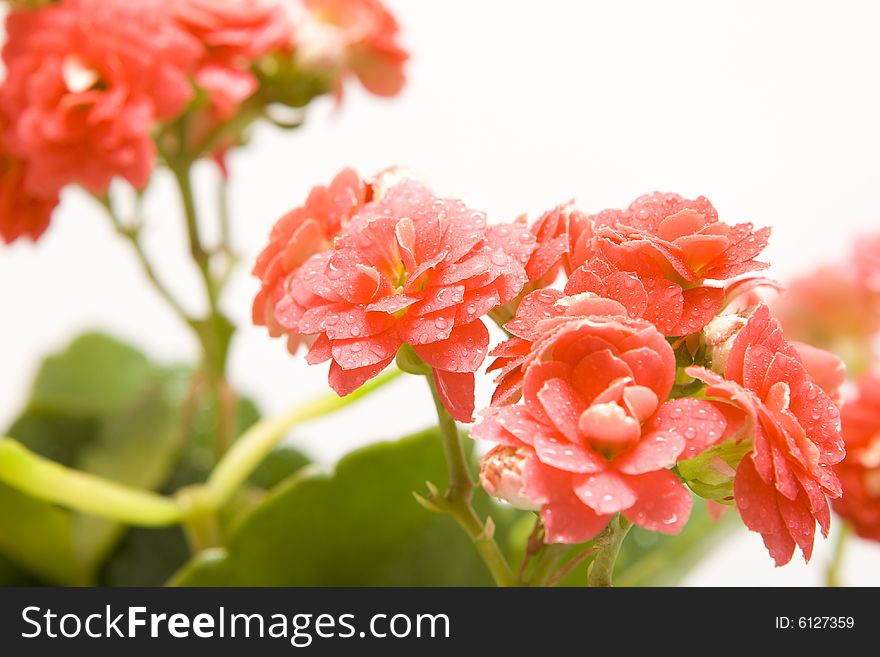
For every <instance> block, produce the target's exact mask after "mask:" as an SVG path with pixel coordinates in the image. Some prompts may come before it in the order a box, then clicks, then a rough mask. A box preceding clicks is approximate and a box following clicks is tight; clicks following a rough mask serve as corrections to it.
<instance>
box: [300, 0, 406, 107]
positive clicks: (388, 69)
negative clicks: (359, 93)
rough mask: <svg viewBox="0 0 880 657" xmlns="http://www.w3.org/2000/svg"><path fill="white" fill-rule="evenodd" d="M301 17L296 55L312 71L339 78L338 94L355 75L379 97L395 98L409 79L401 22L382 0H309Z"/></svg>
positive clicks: (304, 1)
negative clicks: (404, 70)
mask: <svg viewBox="0 0 880 657" xmlns="http://www.w3.org/2000/svg"><path fill="white" fill-rule="evenodd" d="M303 4H304V6H305V10H306V11H305V14H304V15H299V16H297V17H296V18H295V20H297V19H298V20H297V28H296V33H295V36H294V45H295V48H296V57H297V60H298V62H299V65H300V66H301V67H303V68H304V69H306V70H309V69H316V70H318V71H324V72H326V73H327V74H329V75H334V76H335V77H336V85H335V86H336V93H337V95H339V94H341V92H342V85H343V82H344V81H345V78H346V77H347V76H348V75H354V76H356V77H357V78H358V80H360V82H361V84H362V85H364V87H365V88H366V89H367V91H369V92H370V93H374V94H376V95H378V96H394V95H395V94H397V93H398V92H399V91H400V89H401V87H403V83H404V72H403V65H404V63H405V62H406V60H407V59H408V58H409V55H408V54H407V52H406V51H405V50H404V49H403V48H401V47H400V45H399V44H398V43H397V36H398V35H397V33H398V30H399V28H398V25H397V21H396V20H395V19H394V16H392V15H391V14H390V13H389V12H388V10H387V9H386V8H385V6H384V5H383V4H382V3H381V2H380V1H379V0H303Z"/></svg>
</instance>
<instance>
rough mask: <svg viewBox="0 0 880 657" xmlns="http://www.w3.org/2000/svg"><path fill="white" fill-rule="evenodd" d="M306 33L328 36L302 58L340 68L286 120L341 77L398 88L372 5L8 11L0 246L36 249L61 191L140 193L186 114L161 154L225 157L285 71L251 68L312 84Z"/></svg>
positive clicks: (391, 46)
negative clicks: (329, 55) (264, 87)
mask: <svg viewBox="0 0 880 657" xmlns="http://www.w3.org/2000/svg"><path fill="white" fill-rule="evenodd" d="M293 7H296V8H297V10H296V11H290V10H291V9H292V8H293ZM316 22H321V24H322V25H325V26H328V27H327V29H325V30H323V31H320V32H319V33H313V34H312V37H311V44H310V45H308V47H309V48H312V49H315V48H327V47H331V48H333V49H337V50H338V62H337V65H336V66H335V67H334V70H333V75H332V76H330V79H329V80H327V81H325V82H324V83H323V84H324V86H323V87H322V86H321V85H317V86H315V85H314V84H312V83H309V85H306V86H309V88H310V89H311V88H312V86H315V88H314V90H313V91H311V92H310V95H307V97H304V98H303V97H297V98H296V99H294V100H291V102H293V103H294V104H295V106H296V107H300V106H302V105H303V104H305V103H307V102H308V101H309V100H311V98H313V97H314V96H315V95H318V94H321V93H327V92H328V91H334V90H335V91H336V92H337V93H338V92H339V90H340V89H341V84H342V81H343V79H344V78H345V77H346V76H347V75H348V74H349V73H350V72H351V73H354V74H355V75H357V76H358V77H359V78H360V79H361V80H362V82H363V83H364V85H365V86H366V87H367V88H368V89H370V90H371V91H373V92H375V93H378V94H381V95H392V94H394V93H396V92H397V91H398V90H399V89H400V87H401V86H402V84H403V63H404V61H405V60H406V53H405V52H404V51H403V50H401V49H400V47H399V46H398V45H397V42H396V38H397V25H396V23H395V21H394V19H393V17H391V15H390V14H388V12H387V11H386V10H385V9H384V7H383V6H382V5H381V4H380V3H379V2H378V0H369V1H368V0H300V1H298V2H294V1H290V2H288V1H287V0H61V2H58V3H51V4H49V3H47V4H46V5H45V6H39V7H38V8H35V9H13V10H12V11H10V13H9V14H8V16H7V20H6V28H7V34H8V39H7V42H6V44H5V46H4V48H3V62H4V64H5V67H6V73H7V77H6V80H5V81H4V82H3V85H2V88H0V125H2V126H3V129H2V133H3V134H2V135H0V143H2V160H3V166H4V167H5V168H6V169H7V170H8V171H9V172H10V173H9V176H8V180H5V181H4V189H3V196H2V199H0V200H2V202H0V234H2V235H3V238H4V240H6V241H12V240H14V239H17V238H18V237H21V236H28V237H30V238H32V239H36V238H37V237H39V235H40V234H41V233H42V232H43V231H44V230H45V228H46V226H47V218H48V216H49V215H50V214H51V209H52V207H53V205H54V201H55V199H56V198H57V196H58V193H59V192H60V190H61V189H62V188H63V187H64V186H66V185H70V184H77V185H81V186H83V187H85V188H86V189H87V190H88V191H89V192H91V193H92V194H95V195H97V196H102V195H104V194H106V192H107V190H108V187H109V185H110V182H111V180H113V179H114V178H117V177H118V178H123V179H125V180H126V181H128V182H129V183H130V184H131V185H132V186H134V187H136V188H138V189H141V188H143V187H144V186H146V184H147V182H148V181H149V178H150V175H151V173H152V170H153V166H154V163H155V159H156V151H157V146H156V144H155V142H154V140H155V139H156V135H157V134H162V130H161V129H160V128H161V127H162V125H163V124H165V123H168V122H170V121H172V120H174V119H177V118H178V117H180V115H181V114H182V113H184V112H190V116H189V117H188V119H189V120H188V121H186V122H185V125H186V132H185V134H183V133H181V134H178V132H179V131H175V132H174V134H173V135H172V136H171V137H169V138H168V139H166V140H164V141H163V146H164V147H165V148H166V149H167V148H170V149H171V151H172V154H173V152H176V151H179V150H182V151H186V150H187V149H188V150H189V151H191V153H190V155H191V156H192V157H200V156H202V155H204V154H205V152H206V151H210V152H211V153H212V154H214V155H222V152H223V151H224V150H225V149H227V148H228V147H230V146H232V145H234V144H235V143H237V141H238V140H239V139H240V137H241V134H240V133H241V130H242V129H243V128H241V127H240V126H238V127H230V128H228V130H227V132H228V134H227V133H225V132H223V130H224V129H226V128H227V127H228V126H227V124H230V125H231V123H230V122H231V120H232V119H233V117H235V116H236V115H237V114H238V113H239V111H240V108H241V105H242V103H243V102H244V101H246V100H247V99H249V98H252V97H255V93H256V92H257V90H258V87H259V85H260V82H261V81H266V80H268V81H269V82H271V79H272V76H273V74H276V73H277V71H278V69H281V68H283V66H282V64H280V63H279V62H277V61H276V62H274V64H273V66H269V67H261V62H262V61H263V59H265V58H267V57H269V56H274V57H278V58H280V59H279V61H280V60H283V61H284V62H287V67H288V68H291V67H292V68H293V69H294V70H295V71H298V74H299V75H301V76H303V75H309V74H310V72H309V71H308V70H307V62H304V58H303V54H304V53H303V52H302V51H301V50H302V47H305V45H303V46H301V44H299V42H298V40H299V38H300V36H302V30H301V28H302V26H303V25H305V24H313V23H316ZM322 44H323V45H322ZM328 44H330V45H329V46H328ZM273 71H275V73H273ZM258 73H259V76H258ZM321 75H324V72H321ZM295 82H296V80H293V81H291V80H289V79H288V78H287V77H285V78H284V80H283V84H286V85H290V84H294V83H295ZM197 91H198V92H200V93H197ZM204 99H206V100H204ZM273 100H276V99H274V98H273ZM282 100H283V99H282ZM193 101H196V102H193ZM258 102H263V99H262V97H258ZM259 109H260V108H256V110H257V111H253V112H250V113H248V114H247V118H248V120H252V119H254V118H256V117H257V116H259V115H260V111H259ZM13 180H16V181H17V180H20V181H21V184H20V185H19V184H15V185H13V184H11V182H12V181H13ZM13 211H14V212H15V214H13Z"/></svg>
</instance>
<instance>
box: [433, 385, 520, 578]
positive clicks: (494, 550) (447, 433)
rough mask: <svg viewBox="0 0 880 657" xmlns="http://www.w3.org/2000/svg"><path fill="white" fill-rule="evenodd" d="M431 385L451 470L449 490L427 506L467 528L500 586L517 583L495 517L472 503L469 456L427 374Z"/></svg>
mask: <svg viewBox="0 0 880 657" xmlns="http://www.w3.org/2000/svg"><path fill="white" fill-rule="evenodd" d="M425 378H426V379H427V381H428V385H429V386H430V388H431V395H432V396H433V398H434V405H435V406H436V408H437V419H438V423H439V427H440V437H441V440H442V442H443V452H444V454H445V455H446V466H447V470H448V473H449V481H448V483H447V486H448V488H447V491H446V494H445V495H444V496H443V498H442V499H437V498H436V497H435V498H434V499H430V500H426V501H425V502H426V505H427V506H429V508H432V509H434V510H436V511H440V512H442V513H446V514H448V515H450V516H452V517H453V518H454V519H455V521H456V522H458V524H459V525H460V526H461V527H462V529H464V530H465V532H466V533H467V535H468V536H470V538H471V540H472V541H473V543H474V546H475V547H476V548H477V551H478V552H479V553H480V556H481V557H482V559H483V562H484V563H485V564H486V567H487V568H488V569H489V572H490V573H491V574H492V578H493V579H494V580H495V583H496V584H497V585H498V586H516V585H517V582H516V578H515V577H514V574H513V571H512V570H511V568H510V564H508V563H507V559H506V558H505V557H504V554H502V552H501V548H499V547H498V543H496V541H495V537H494V529H495V528H494V525H493V524H492V520H491V518H490V519H489V520H487V522H486V523H485V524H484V523H483V521H482V520H480V518H479V516H478V515H477V512H476V511H475V510H474V507H473V505H472V504H471V498H472V497H473V491H474V482H473V479H472V478H471V473H470V469H469V468H468V463H467V458H466V457H465V454H464V448H463V447H462V444H461V436H460V435H459V433H458V427H457V426H456V425H455V420H453V418H452V416H451V415H450V414H449V411H447V410H446V407H445V406H444V405H443V401H442V400H441V399H440V395H439V394H438V392H437V387H436V385H435V384H434V380H433V378H432V377H431V376H426V377H425Z"/></svg>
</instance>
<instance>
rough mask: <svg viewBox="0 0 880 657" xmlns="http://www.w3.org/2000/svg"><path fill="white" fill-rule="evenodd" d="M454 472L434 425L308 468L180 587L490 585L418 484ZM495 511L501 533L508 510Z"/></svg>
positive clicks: (463, 539) (185, 574)
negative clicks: (326, 466)
mask: <svg viewBox="0 0 880 657" xmlns="http://www.w3.org/2000/svg"><path fill="white" fill-rule="evenodd" d="M445 478H446V466H445V463H444V459H443V453H442V448H441V444H440V439H439V436H438V435H437V433H436V431H435V430H431V431H426V432H423V433H420V434H417V435H415V436H411V437H409V438H404V439H402V440H399V441H396V442H386V443H379V444H375V445H371V446H369V447H366V448H364V449H360V450H357V451H355V452H353V453H351V454H349V455H348V456H346V457H345V458H343V459H342V460H341V461H340V462H339V464H338V466H337V468H336V471H335V473H334V474H333V475H324V474H320V473H317V472H315V470H314V468H306V469H305V470H302V471H300V472H299V473H298V474H296V475H294V476H293V477H291V478H289V479H288V480H287V481H286V482H284V483H282V484H281V485H279V486H278V487H276V488H275V489H274V490H273V492H272V493H271V494H270V495H269V496H268V497H267V498H266V499H265V500H264V501H263V502H262V503H260V504H258V505H257V506H256V507H254V508H253V509H251V510H250V511H249V512H248V513H247V514H245V515H244V516H243V517H242V518H241V520H240V521H239V522H238V524H237V526H236V527H235V528H234V530H233V531H232V533H231V535H230V536H229V540H228V545H227V548H226V550H221V551H217V550H212V551H210V552H209V553H207V554H203V555H201V556H199V557H197V558H196V559H195V560H194V561H193V562H191V563H190V564H188V565H187V567H185V568H184V569H183V570H182V571H181V572H180V573H178V575H177V577H175V578H174V581H173V583H174V584H176V585H178V586H213V585H227V586H236V585H248V586H377V585H385V586H482V585H489V584H491V577H490V576H489V573H488V571H487V570H486V568H485V566H484V565H483V563H482V561H481V560H480V558H479V556H478V554H477V552H476V550H475V549H474V547H473V545H472V544H471V542H470V539H468V537H467V536H466V535H465V534H464V532H463V531H462V530H461V529H460V528H459V527H458V526H457V525H456V524H455V522H454V521H453V520H452V519H450V518H448V517H446V516H442V515H439V514H435V513H431V512H430V511H427V510H426V509H424V508H422V507H421V506H420V505H419V504H418V503H417V502H416V501H415V499H414V498H413V495H412V492H413V491H424V489H425V480H426V479H427V480H430V481H433V482H435V483H436V484H438V485H440V484H442V482H443V481H445ZM477 503H478V507H479V512H480V513H481V515H483V516H485V514H486V512H487V511H488V510H490V509H491V514H492V516H493V519H494V520H495V523H496V525H498V526H499V531H498V532H497V535H498V536H499V538H502V539H503V538H504V537H505V536H506V535H507V533H508V531H507V525H508V518H509V516H508V514H506V513H504V510H502V509H500V508H498V507H497V506H494V505H491V503H490V502H489V500H488V499H487V498H486V496H485V494H484V493H482V492H481V491H479V492H478V499H477Z"/></svg>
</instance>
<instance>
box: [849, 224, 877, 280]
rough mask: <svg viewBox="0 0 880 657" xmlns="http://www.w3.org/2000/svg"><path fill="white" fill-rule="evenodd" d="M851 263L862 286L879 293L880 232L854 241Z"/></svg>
mask: <svg viewBox="0 0 880 657" xmlns="http://www.w3.org/2000/svg"><path fill="white" fill-rule="evenodd" d="M853 264H854V265H855V266H854V269H855V275H856V277H857V278H858V280H859V281H860V282H861V284H862V286H863V287H864V288H865V289H867V290H869V291H870V292H873V293H874V294H880V233H875V234H873V235H865V236H864V237H861V238H860V239H859V240H858V241H857V242H856V245H855V249H854V253H853Z"/></svg>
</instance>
